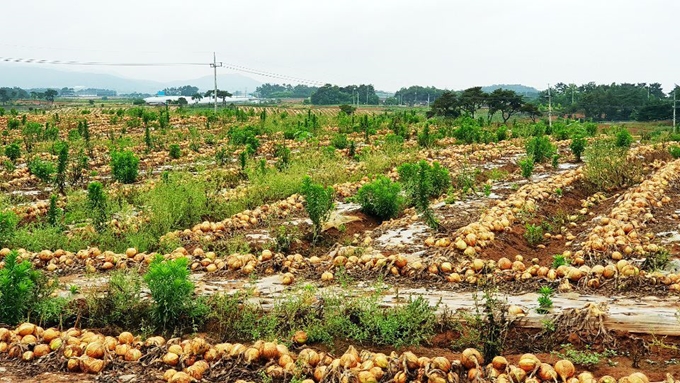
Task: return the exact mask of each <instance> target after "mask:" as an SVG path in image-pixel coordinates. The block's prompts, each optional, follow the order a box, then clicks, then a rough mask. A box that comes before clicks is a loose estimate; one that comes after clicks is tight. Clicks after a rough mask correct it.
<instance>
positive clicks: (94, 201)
mask: <svg viewBox="0 0 680 383" xmlns="http://www.w3.org/2000/svg"><path fill="white" fill-rule="evenodd" d="M87 205H88V208H89V213H90V218H92V223H93V225H94V227H95V229H97V231H99V232H101V231H103V230H104V228H105V225H106V220H107V211H106V195H105V194H104V187H103V186H102V184H101V183H99V182H92V183H90V184H89V185H88V186H87Z"/></svg>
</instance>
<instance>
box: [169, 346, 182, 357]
mask: <svg viewBox="0 0 680 383" xmlns="http://www.w3.org/2000/svg"><path fill="white" fill-rule="evenodd" d="M168 352H171V353H173V354H177V355H178V356H179V355H182V354H184V349H182V346H180V345H178V344H173V345H172V346H170V347H168Z"/></svg>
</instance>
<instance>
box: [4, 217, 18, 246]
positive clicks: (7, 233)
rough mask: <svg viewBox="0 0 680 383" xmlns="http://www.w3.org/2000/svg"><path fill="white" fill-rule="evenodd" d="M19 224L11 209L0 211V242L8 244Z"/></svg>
mask: <svg viewBox="0 0 680 383" xmlns="http://www.w3.org/2000/svg"><path fill="white" fill-rule="evenodd" d="M18 224H19V217H18V216H17V215H16V213H14V212H13V211H11V210H10V211H5V212H0V244H1V245H2V246H7V245H9V243H10V241H11V240H12V239H13V238H14V235H15V234H16V231H17V225H18Z"/></svg>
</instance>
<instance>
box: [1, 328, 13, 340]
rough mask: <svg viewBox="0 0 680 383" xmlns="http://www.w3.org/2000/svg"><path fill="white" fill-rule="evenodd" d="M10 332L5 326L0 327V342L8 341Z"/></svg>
mask: <svg viewBox="0 0 680 383" xmlns="http://www.w3.org/2000/svg"><path fill="white" fill-rule="evenodd" d="M11 337H12V334H11V333H10V331H9V330H8V329H6V328H0V342H9V340H10V338H11Z"/></svg>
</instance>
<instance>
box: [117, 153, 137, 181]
mask: <svg viewBox="0 0 680 383" xmlns="http://www.w3.org/2000/svg"><path fill="white" fill-rule="evenodd" d="M138 171H139V158H137V156H135V155H134V153H132V152H131V151H129V150H126V151H123V152H112V153H111V173H112V175H113V178H114V179H115V180H116V181H118V182H121V183H125V184H131V183H134V182H135V180H136V179H137V172H138Z"/></svg>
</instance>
